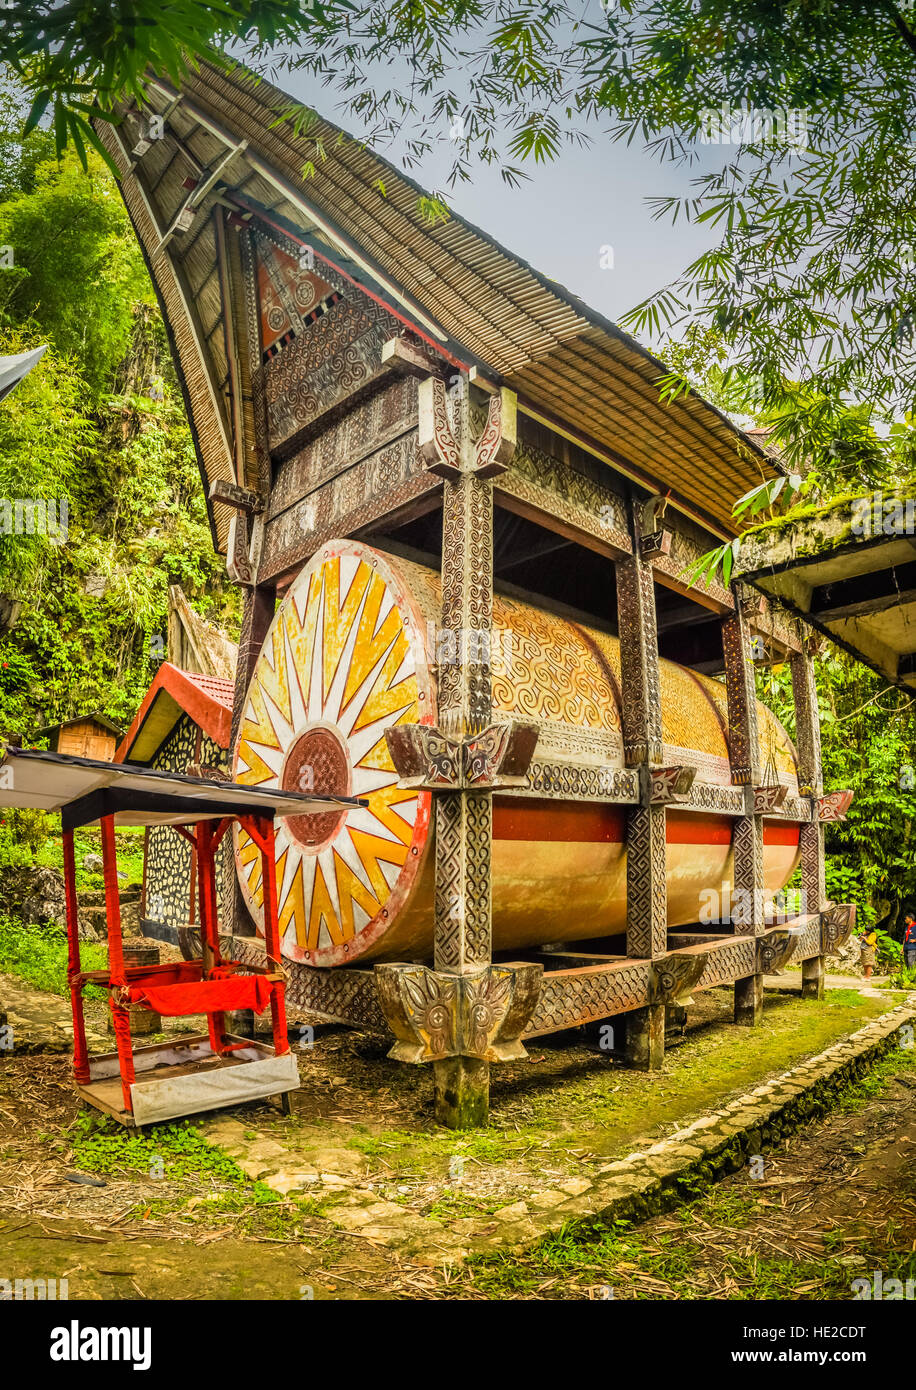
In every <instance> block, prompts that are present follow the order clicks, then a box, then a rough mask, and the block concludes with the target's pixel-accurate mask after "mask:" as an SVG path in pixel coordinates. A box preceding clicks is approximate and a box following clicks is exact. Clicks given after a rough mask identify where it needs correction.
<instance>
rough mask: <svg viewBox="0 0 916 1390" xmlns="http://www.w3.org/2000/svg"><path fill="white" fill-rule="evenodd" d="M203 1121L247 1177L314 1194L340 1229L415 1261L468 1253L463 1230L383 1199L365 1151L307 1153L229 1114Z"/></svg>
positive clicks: (436, 1262) (453, 1260) (454, 1259)
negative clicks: (369, 1174)
mask: <svg viewBox="0 0 916 1390" xmlns="http://www.w3.org/2000/svg"><path fill="white" fill-rule="evenodd" d="M201 1127H202V1129H203V1132H204V1135H205V1136H206V1138H207V1139H208V1140H209V1142H210V1143H211V1144H218V1145H219V1147H220V1148H221V1149H223V1150H225V1152H226V1153H227V1154H229V1156H230V1157H231V1158H233V1159H234V1160H235V1162H236V1163H237V1164H238V1166H239V1167H240V1168H241V1169H242V1172H243V1173H246V1174H247V1176H248V1177H249V1178H251V1179H252V1180H254V1181H257V1182H261V1183H263V1184H264V1185H265V1187H269V1188H270V1189H271V1190H272V1191H273V1192H279V1193H282V1194H283V1196H286V1195H287V1194H288V1193H290V1192H296V1193H301V1194H303V1195H307V1196H309V1197H311V1198H313V1199H314V1200H315V1202H316V1203H319V1204H320V1206H321V1215H322V1216H323V1217H324V1218H325V1220H327V1221H329V1222H330V1223H331V1224H332V1225H333V1226H338V1227H340V1228H341V1230H344V1231H350V1232H352V1233H353V1234H355V1235H359V1236H362V1237H364V1238H365V1239H366V1240H369V1241H372V1242H374V1243H375V1244H377V1245H384V1246H387V1247H390V1248H392V1249H394V1250H397V1252H398V1254H400V1255H403V1256H404V1257H405V1258H408V1259H410V1260H411V1261H413V1263H414V1264H421V1265H430V1266H434V1267H436V1266H441V1265H443V1264H457V1263H459V1262H460V1261H461V1260H463V1259H464V1258H465V1257H466V1256H467V1254H468V1253H469V1249H468V1245H467V1241H466V1239H464V1238H463V1237H462V1235H461V1234H460V1232H457V1231H455V1230H450V1229H449V1228H448V1227H446V1226H445V1225H443V1223H442V1222H441V1221H436V1220H434V1219H433V1218H431V1217H426V1216H420V1215H418V1214H417V1213H416V1212H413V1211H411V1210H410V1209H409V1208H408V1207H405V1206H401V1205H399V1204H398V1203H397V1202H389V1201H386V1200H384V1199H382V1198H381V1197H380V1196H379V1194H378V1193H377V1192H375V1191H374V1190H373V1188H372V1187H371V1186H369V1185H368V1183H367V1179H366V1167H367V1165H366V1160H365V1158H364V1157H363V1155H362V1154H358V1153H354V1152H353V1151H352V1150H349V1149H326V1150H320V1151H318V1152H317V1153H312V1154H310V1155H309V1156H308V1157H306V1156H304V1155H303V1154H302V1153H297V1152H296V1150H295V1149H292V1148H289V1147H288V1146H287V1145H285V1144H281V1143H279V1142H278V1141H277V1140H276V1139H272V1138H267V1137H265V1136H263V1135H258V1134H256V1132H255V1131H254V1130H253V1129H252V1127H251V1125H250V1124H243V1123H242V1122H241V1121H239V1120H235V1119H231V1118H229V1117H227V1116H217V1117H215V1118H213V1119H210V1120H205V1121H204V1122H203V1124H202V1126H201ZM252 1134H255V1137H254V1138H252V1137H251V1136H252Z"/></svg>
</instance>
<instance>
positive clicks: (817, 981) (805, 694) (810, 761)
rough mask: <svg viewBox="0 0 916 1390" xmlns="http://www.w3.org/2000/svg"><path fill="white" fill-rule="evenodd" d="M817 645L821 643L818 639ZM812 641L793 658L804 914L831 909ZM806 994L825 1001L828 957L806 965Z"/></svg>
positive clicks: (819, 957)
mask: <svg viewBox="0 0 916 1390" xmlns="http://www.w3.org/2000/svg"><path fill="white" fill-rule="evenodd" d="M814 645H817V639H814ZM811 652H812V640H811V639H810V638H806V639H805V640H804V641H803V642H802V650H801V651H800V652H794V653H793V654H792V656H791V657H790V662H789V664H790V669H791V672H792V696H793V699H794V702H795V746H796V749H797V751H798V790H799V793H800V794H801V795H802V796H806V797H810V798H811V820H810V821H803V822H802V824H801V826H800V827H799V850H800V852H801V871H802V912H823V911H824V910H825V909H826V907H827V885H826V882H825V877H824V875H825V865H826V854H825V849H824V825H823V822H822V820H821V818H820V800H821V796H822V794H823V791H824V774H823V768H822V766H821V726H820V716H819V714H818V708H817V690H816V688H815V684H814V662H813V661H812V659H811ZM802 994H803V995H805V996H807V997H809V998H814V999H821V998H822V997H823V994H824V957H823V956H822V955H820V956H812V957H811V958H810V959H809V960H805V961H802Z"/></svg>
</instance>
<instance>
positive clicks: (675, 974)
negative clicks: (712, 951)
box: [648, 951, 709, 1004]
mask: <svg viewBox="0 0 916 1390" xmlns="http://www.w3.org/2000/svg"><path fill="white" fill-rule="evenodd" d="M708 959H709V952H708V951H678V952H675V954H673V955H670V956H665V958H664V959H663V960H657V961H653V962H652V967H651V970H650V972H649V999H648V1002H649V1003H650V1004H673V1003H674V1002H675V1001H676V1000H677V999H680V998H681V997H682V996H683V995H685V994H689V993H690V991H691V990H692V989H693V987H694V985H695V984H696V982H697V980H698V979H699V978H700V976H701V975H702V973H703V971H704V970H705V969H706V962H707V960H708Z"/></svg>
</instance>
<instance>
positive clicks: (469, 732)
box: [376, 377, 540, 1129]
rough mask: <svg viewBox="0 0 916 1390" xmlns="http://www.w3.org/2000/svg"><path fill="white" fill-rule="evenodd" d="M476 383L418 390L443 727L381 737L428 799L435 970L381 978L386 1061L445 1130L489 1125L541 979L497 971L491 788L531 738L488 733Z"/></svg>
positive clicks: (482, 448) (504, 445) (494, 455)
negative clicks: (421, 1088) (435, 494)
mask: <svg viewBox="0 0 916 1390" xmlns="http://www.w3.org/2000/svg"><path fill="white" fill-rule="evenodd" d="M470 390H471V388H470V385H469V383H468V381H467V380H466V379H465V378H463V377H462V378H458V379H457V381H456V382H455V383H454V384H453V386H452V389H451V391H450V393H449V394H450V398H451V404H452V408H451V411H450V410H449V408H448V404H447V398H446V393H445V388H444V385H443V383H442V381H441V380H439V379H438V378H435V377H427V378H426V379H425V380H424V381H422V382H421V384H420V391H419V434H418V445H419V450H420V454H421V456H422V457H423V459H424V460H425V462H426V466H427V468H429V469H430V471H432V472H434V473H436V474H438V475H439V476H441V477H442V478H443V480H444V481H443V505H442V619H441V626H442V632H441V633H440V634H439V637H440V640H439V642H438V643H437V646H438V648H439V650H440V651H441V650H444V651H447V652H450V653H453V654H454V655H453V658H452V659H451V660H446V661H442V662H440V663H439V665H438V668H437V716H438V727H436V728H431V727H430V726H429V725H413V726H406V725H398V726H396V727H394V728H393V729H389V730H388V732H387V734H386V738H387V741H388V747H389V750H390V752H391V756H392V758H393V760H394V764H395V767H396V768H397V770H398V773H399V774H400V776H401V778H402V780H403V781H404V783H405V784H406V785H413V786H423V787H426V788H428V789H429V790H431V791H432V792H433V795H434V801H435V805H434V814H435V826H436V895H435V939H434V961H433V967H434V968H433V970H428V969H427V968H426V967H424V966H419V967H411V966H404V965H390V966H379V967H377V971H376V977H377V979H378V982H379V996H380V999H381V1002H382V1008H383V1010H384V1011H385V1016H386V1018H387V1019H388V1022H389V1023H390V1025H391V1027H392V1030H393V1031H394V1033H395V1036H396V1037H397V1038H398V1042H397V1044H396V1045H395V1048H394V1049H393V1051H392V1054H391V1055H392V1056H397V1057H400V1058H401V1059H403V1060H405V1061H417V1062H424V1061H431V1062H432V1063H433V1066H434V1071H435V1103H436V1118H437V1119H438V1120H439V1121H440V1123H442V1124H445V1125H448V1126H449V1127H450V1128H452V1129H459V1128H466V1127H467V1126H469V1125H475V1124H482V1123H484V1122H485V1121H486V1118H487V1111H488V1106H489V1087H490V1079H489V1064H490V1061H499V1060H503V1059H506V1060H508V1059H509V1058H510V1057H519V1056H524V1055H525V1052H524V1048H523V1047H522V1044H521V1034H522V1031H523V1029H524V1025H525V1023H526V1022H527V1018H528V1016H529V1014H530V1012H531V1010H532V1009H533V1008H534V1004H535V1002H536V1000H537V994H538V989H539V974H540V967H538V966H531V965H524V964H519V965H508V966H493V965H492V964H491V927H492V903H491V864H490V858H491V843H492V820H493V788H494V787H495V786H501V785H518V784H519V783H520V782H523V781H524V773H525V772H526V771H527V768H528V765H529V763H530V760H531V755H532V753H533V752H534V745H535V742H536V740H537V728H536V727H534V726H529V725H523V724H519V723H511V724H510V723H503V724H497V725H494V724H493V723H492V701H491V691H490V640H491V631H492V621H493V618H492V615H493V489H492V483H491V481H490V479H491V477H492V476H493V474H494V473H496V472H501V471H502V470H503V469H504V468H505V466H506V463H507V461H508V459H509V458H510V457H511V454H512V451H513V449H514V446H515V397H514V396H513V395H512V393H511V392H509V391H505V390H503V391H500V392H497V393H496V394H494V395H493V396H491V398H490V403H489V410H488V416H487V423H486V426H485V428H484V430H483V433H482V434H481V435H480V436H479V438H477V439H476V440H475V439H474V438H472V433H471V428H470V423H471V422H470V407H471V399H470Z"/></svg>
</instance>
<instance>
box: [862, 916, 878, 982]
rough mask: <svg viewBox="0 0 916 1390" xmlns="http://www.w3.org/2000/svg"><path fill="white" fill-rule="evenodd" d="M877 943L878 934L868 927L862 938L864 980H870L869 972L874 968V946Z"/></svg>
mask: <svg viewBox="0 0 916 1390" xmlns="http://www.w3.org/2000/svg"><path fill="white" fill-rule="evenodd" d="M877 943H878V933H877V932H876V931H875V928H874V927H870V928H869V930H868V931H867V932H866V933H865V935H864V936H863V937H862V969H863V971H864V972H865V978H866V980H870V979H871V972H872V971H873V970H874V968H875V960H876V953H875V946H876V945H877Z"/></svg>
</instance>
